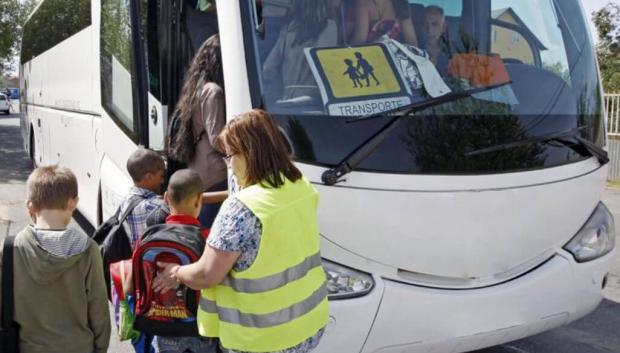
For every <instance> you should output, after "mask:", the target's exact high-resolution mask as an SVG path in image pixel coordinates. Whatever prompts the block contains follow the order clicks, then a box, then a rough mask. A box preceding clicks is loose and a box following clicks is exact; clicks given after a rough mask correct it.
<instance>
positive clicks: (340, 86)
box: [306, 43, 411, 115]
mask: <svg viewBox="0 0 620 353" xmlns="http://www.w3.org/2000/svg"><path fill="white" fill-rule="evenodd" d="M306 57H307V59H308V61H309V63H310V66H311V68H312V71H313V74H314V76H315V79H316V81H317V84H318V86H319V88H320V90H321V93H322V98H323V103H324V104H325V105H326V107H327V109H328V111H329V112H330V114H335V115H364V114H372V113H376V112H380V111H385V110H391V109H394V108H397V107H398V106H402V105H406V104H408V103H409V102H410V101H411V100H410V94H409V92H408V91H407V88H406V86H405V84H404V80H403V79H402V78H401V75H400V73H399V71H398V70H397V69H396V66H395V65H394V61H393V58H392V56H391V54H390V52H389V51H388V49H387V48H386V47H385V46H384V45H382V44H378V43H377V44H369V45H360V46H353V47H336V48H311V49H307V50H306Z"/></svg>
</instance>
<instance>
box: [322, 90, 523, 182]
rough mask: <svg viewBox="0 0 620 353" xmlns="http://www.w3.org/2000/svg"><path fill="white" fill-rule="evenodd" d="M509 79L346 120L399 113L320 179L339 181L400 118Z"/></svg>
mask: <svg viewBox="0 0 620 353" xmlns="http://www.w3.org/2000/svg"><path fill="white" fill-rule="evenodd" d="M510 82H511V81H508V82H505V83H502V84H499V85H493V86H486V87H482V88H476V89H471V90H467V91H462V92H452V93H448V94H444V95H443V96H439V97H436V98H431V99H427V100H424V101H421V102H416V103H412V104H409V105H406V106H402V107H399V108H396V109H393V110H388V111H385V112H381V113H378V114H371V115H365V116H362V117H360V118H356V119H353V120H348V121H347V122H358V121H361V120H367V119H372V118H375V117H386V116H389V115H391V114H393V113H399V114H398V115H396V116H394V118H392V120H390V121H389V122H388V123H387V124H385V125H384V126H383V127H382V128H381V129H379V131H378V132H377V133H375V134H374V135H372V136H371V137H370V138H368V139H367V140H366V141H364V142H363V143H361V144H360V145H359V146H357V147H356V148H355V149H354V150H353V152H351V153H350V154H349V155H348V156H347V157H346V158H345V159H344V160H343V161H342V162H340V163H339V164H338V165H337V166H335V167H333V168H330V169H328V170H326V171H324V172H323V174H322V175H321V180H322V181H323V183H324V184H325V185H334V184H336V183H337V182H339V181H340V178H341V177H342V176H344V175H346V174H348V173H350V172H351V171H353V169H355V168H356V167H357V166H358V165H359V164H360V163H362V162H363V161H364V160H365V159H366V158H367V157H368V156H369V155H370V154H371V153H372V152H373V151H374V150H375V149H377V147H379V145H381V143H382V142H383V141H384V140H385V139H386V138H387V137H388V136H389V134H390V133H391V132H392V130H394V129H395V128H396V127H397V126H398V123H400V121H401V118H403V117H405V116H409V115H411V114H413V113H415V112H419V111H422V110H424V109H428V108H432V107H434V106H438V105H441V104H445V103H450V102H453V101H456V100H459V99H462V98H466V97H470V96H472V95H474V94H476V93H481V92H486V91H490V90H492V89H495V88H498V87H501V86H505V85H507V84H510Z"/></svg>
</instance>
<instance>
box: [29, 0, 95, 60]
mask: <svg viewBox="0 0 620 353" xmlns="http://www.w3.org/2000/svg"><path fill="white" fill-rule="evenodd" d="M67 9H71V11H67ZM90 24H91V18H90V1H88V0H46V1H44V2H43V3H42V4H41V6H40V7H39V9H37V11H36V12H35V13H34V15H33V16H32V18H30V19H29V20H28V23H27V24H26V25H25V26H24V36H23V40H22V42H23V43H24V44H23V46H22V51H21V62H22V63H25V62H28V61H30V60H31V59H32V58H34V57H36V56H38V55H40V54H42V53H43V52H45V51H47V50H48V49H50V48H52V47H54V46H56V44H58V43H60V42H62V41H64V40H65V39H67V38H69V37H71V36H72V35H74V34H76V33H77V32H79V31H81V30H82V29H84V28H86V27H88V26H90ZM41 33H45V36H42V35H41Z"/></svg>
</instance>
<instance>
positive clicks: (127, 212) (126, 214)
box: [118, 197, 144, 223]
mask: <svg viewBox="0 0 620 353" xmlns="http://www.w3.org/2000/svg"><path fill="white" fill-rule="evenodd" d="M143 200H144V199H143V198H140V197H136V198H134V199H133V200H131V202H129V206H127V209H126V210H125V212H123V213H122V214H121V215H120V217H118V222H119V223H124V222H125V220H126V219H127V217H129V215H130V214H131V212H133V210H134V209H135V208H136V207H138V205H139V204H140V202H142V201H143ZM120 211H121V208H120V206H119V208H118V213H120Z"/></svg>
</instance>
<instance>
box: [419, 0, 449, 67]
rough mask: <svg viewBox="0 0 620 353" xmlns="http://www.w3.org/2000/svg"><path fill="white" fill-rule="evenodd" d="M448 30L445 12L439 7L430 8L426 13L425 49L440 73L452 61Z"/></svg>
mask: <svg viewBox="0 0 620 353" xmlns="http://www.w3.org/2000/svg"><path fill="white" fill-rule="evenodd" d="M447 30H448V26H447V23H446V16H445V14H444V10H443V9H442V8H441V7H439V6H434V5H433V6H428V7H427V8H426V9H425V11H424V29H423V31H424V33H423V34H422V36H423V48H424V49H425V50H426V51H427V52H428V54H429V56H430V60H431V61H432V62H433V64H434V65H435V67H437V69H438V70H439V71H440V72H442V71H443V70H445V69H446V68H447V67H448V61H449V60H450V48H449V39H448V32H447Z"/></svg>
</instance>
